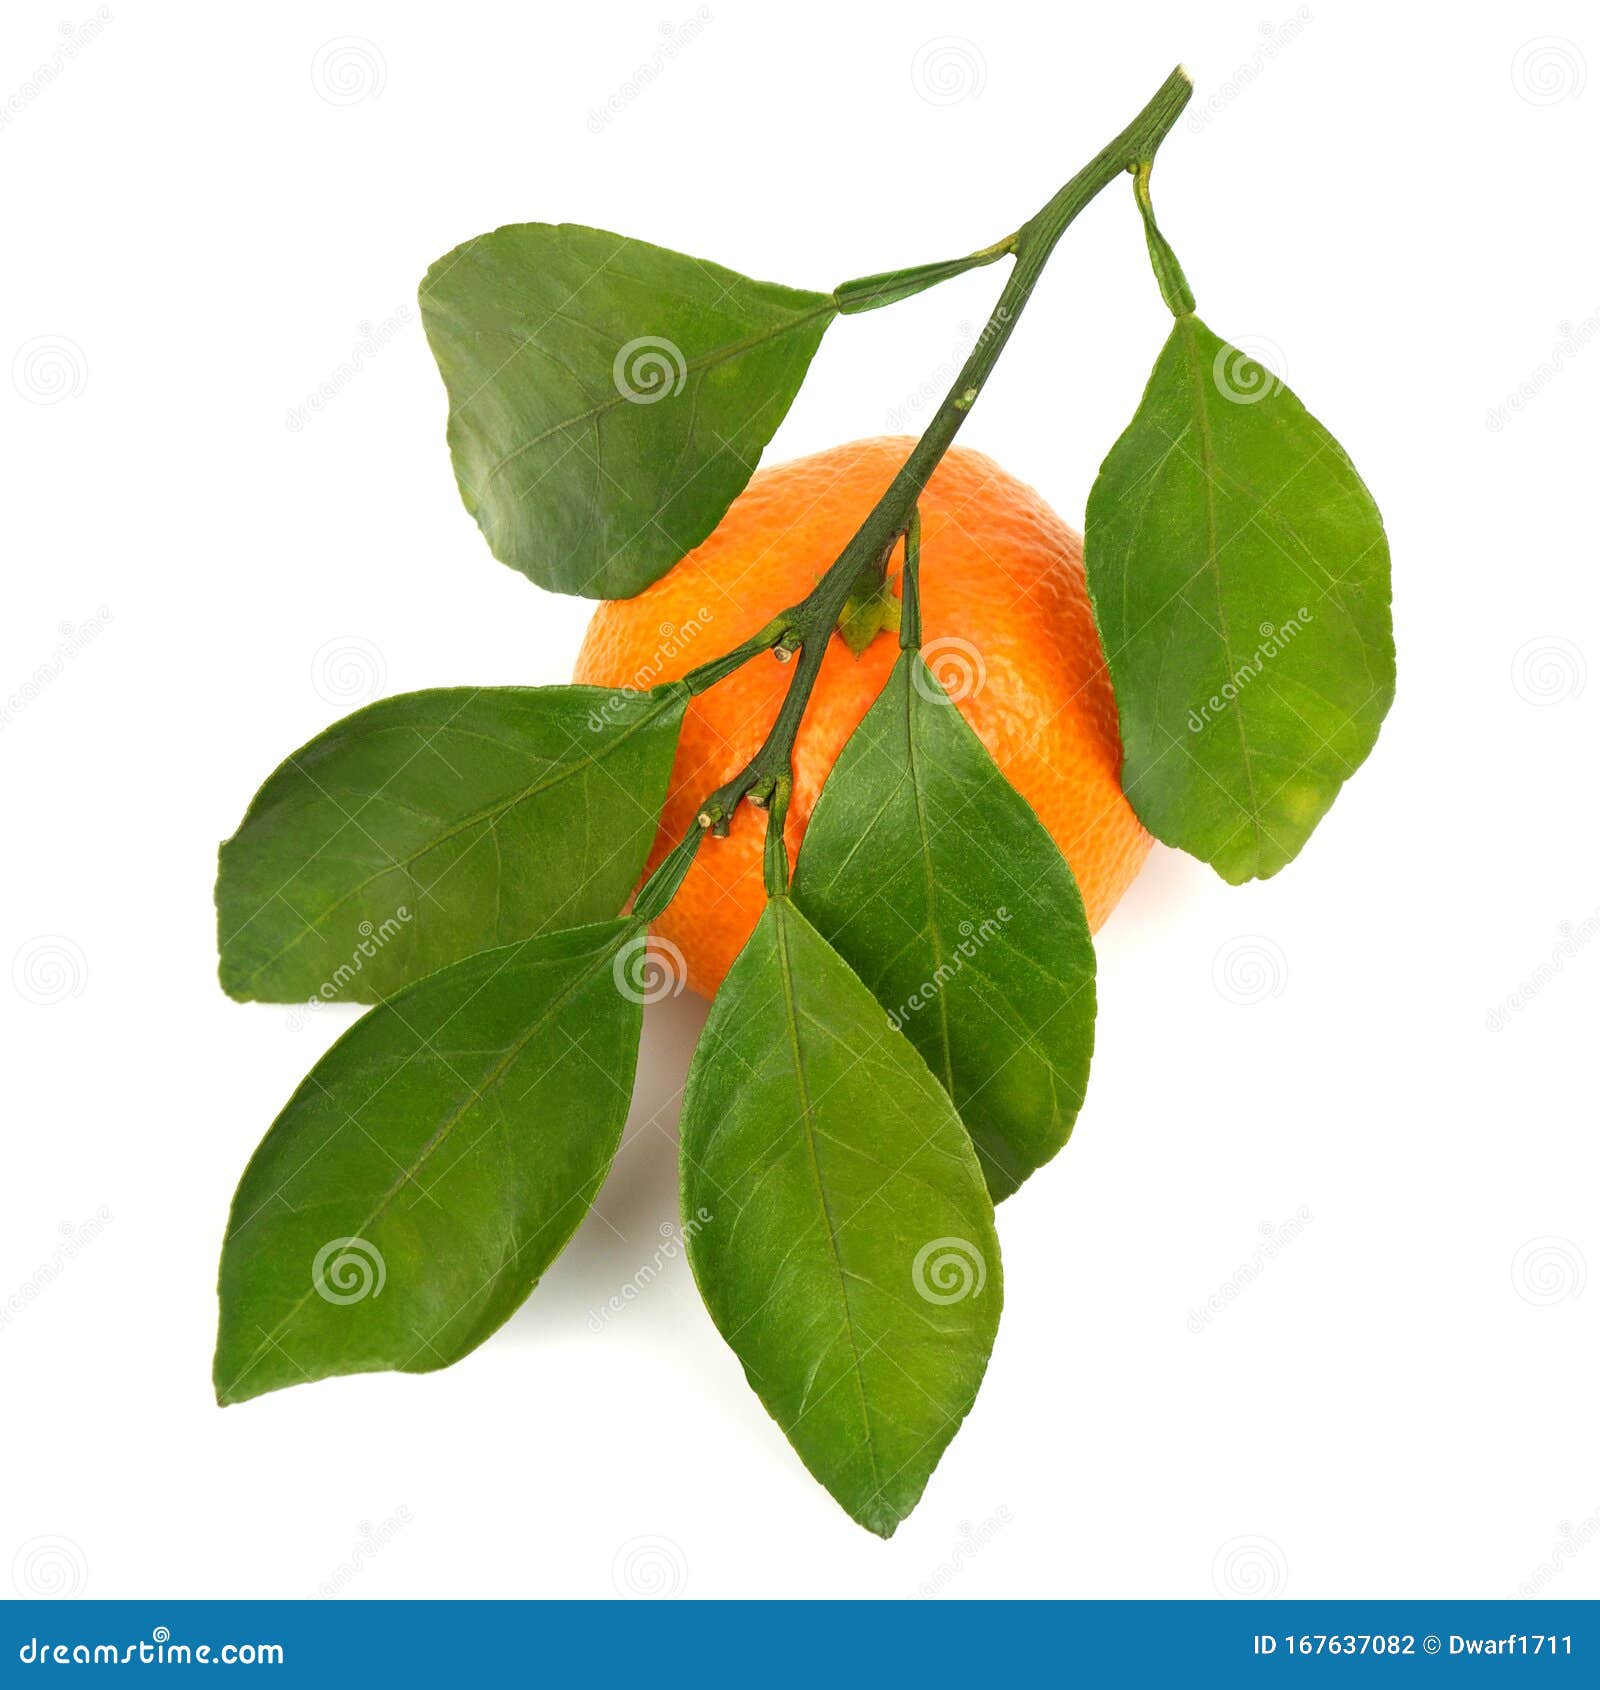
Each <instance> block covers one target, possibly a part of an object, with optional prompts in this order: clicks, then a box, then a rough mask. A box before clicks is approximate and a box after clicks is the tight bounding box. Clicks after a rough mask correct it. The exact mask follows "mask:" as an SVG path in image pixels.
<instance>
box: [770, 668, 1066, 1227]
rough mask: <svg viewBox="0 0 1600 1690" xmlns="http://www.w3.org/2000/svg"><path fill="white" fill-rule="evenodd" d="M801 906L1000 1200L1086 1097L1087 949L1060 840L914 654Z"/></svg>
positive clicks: (858, 738) (870, 722)
mask: <svg viewBox="0 0 1600 1690" xmlns="http://www.w3.org/2000/svg"><path fill="white" fill-rule="evenodd" d="M794 899H795V902H796V903H797V904H798V905H799V906H800V908H801V909H802V910H804V911H805V913H806V914H807V915H808V916H809V917H810V918H811V920H812V921H813V922H815V923H816V926H817V928H818V930H819V931H820V932H821V933H822V935H823V937H824V938H825V939H827V940H828V942H829V943H830V944H831V945H833V946H834V948H835V949H836V950H837V951H838V952H839V954H840V955H841V956H842V957H843V958H844V959H845V961H846V962H848V963H849V964H850V966H851V967H852V968H853V969H855V971H856V973H857V974H859V975H860V976H861V979H862V981H863V983H864V984H865V985H866V986H867V988H868V989H869V990H870V991H871V992H872V995H873V996H874V997H875V998H876V999H877V1000H878V1002H879V1003H880V1004H881V1005H882V1006H883V1007H884V1008H885V1009H886V1010H888V1011H889V1017H890V1020H891V1022H892V1023H893V1024H894V1025H895V1026H896V1027H898V1028H900V1029H901V1030H902V1031H903V1032H904V1033H905V1034H906V1036H907V1037H908V1038H909V1039H910V1040H911V1042H912V1043H913V1044H914V1045H915V1046H916V1047H917V1049H918V1050H919V1051H921V1053H922V1055H923V1057H924V1058H925V1059H926V1061H927V1064H928V1066H929V1067H930V1068H931V1069H932V1070H933V1072H934V1074H935V1076H936V1077H937V1078H938V1079H939V1081H940V1083H941V1084H942V1085H943V1086H944V1088H945V1090H946V1091H947V1092H948V1093H949V1094H950V1097H951V1099H952V1101H953V1102H954V1103H955V1106H956V1109H957V1111H958V1112H959V1113H960V1116H961V1119H962V1121H963V1122H964V1123H965V1124H966V1127H967V1130H968V1132H969V1133H971V1135H972V1140H973V1143H974V1145H975V1146H976V1147H977V1151H978V1159H979V1161H980V1162H981V1163H982V1165H983V1172H984V1177H985V1179H986V1180H987V1181H988V1185H989V1191H990V1193H991V1195H992V1196H993V1197H994V1199H995V1201H996V1202H998V1201H999V1200H1000V1199H1001V1198H1002V1197H1008V1196H1009V1195H1010V1194H1011V1193H1012V1192H1013V1191H1015V1190H1016V1189H1017V1187H1018V1186H1019V1185H1021V1183H1022V1182H1023V1180H1025V1179H1026V1178H1027V1177H1028V1175H1029V1174H1030V1173H1032V1172H1033V1170H1034V1169H1035V1168H1037V1167H1040V1166H1042V1165H1043V1164H1044V1163H1045V1162H1048V1161H1049V1160H1050V1158H1051V1157H1052V1156H1054V1155H1055V1153H1056V1152H1057V1151H1058V1150H1059V1149H1060V1148H1061V1146H1062V1145H1063V1144H1065V1143H1066V1141H1067V1135H1068V1134H1069V1133H1070V1132H1071V1131H1072V1123H1073V1120H1074V1119H1075V1118H1076V1116H1077V1113H1078V1109H1079V1107H1080V1106H1081V1104H1082V1102H1083V1095H1084V1088H1085V1086H1086V1085H1087V1084H1088V1078H1089V1057H1090V1054H1091V1052H1092V1051H1093V1049H1094V1012H1095V988H1094V945H1093V943H1092V942H1091V940H1090V938H1089V924H1088V921H1087V920H1086V919H1085V916H1084V913H1083V901H1082V899H1081V898H1080V897H1079V896H1078V888H1077V885H1076V883H1075V882H1074V880H1073V878H1072V871H1071V869H1070V868H1068V866H1067V863H1066V859H1065V858H1064V857H1063V856H1062V855H1061V853H1060V851H1059V850H1057V848H1056V844H1055V841H1054V840H1053V839H1052V838H1051V837H1050V835H1049V834H1048V833H1047V832H1046V831H1045V828H1044V826H1043V824H1042V823H1041V822H1040V821H1039V818H1038V817H1037V816H1036V815H1034V813H1033V810H1032V809H1031V808H1030V806H1029V804H1028V801H1027V800H1026V799H1025V798H1024V797H1023V796H1022V794H1021V793H1019V792H1018V791H1017V790H1016V788H1015V787H1014V786H1012V785H1011V783H1010V782H1009V781H1008V780H1007V779H1006V778H1005V776H1004V775H1003V774H1001V772H1000V770H999V769H998V768H996V766H995V763H994V760H993V758H991V757H990V755H989V753H988V751H987V750H985V748H984V745H983V742H982V741H981V740H980V739H979V738H978V736H977V735H976V734H975V733H974V732H973V731H972V729H971V728H970V727H968V725H967V723H966V721H965V719H964V718H963V717H962V715H961V712H960V711H959V710H957V709H956V707H955V705H954V704H952V703H951V702H950V699H949V697H948V695H947V694H946V693H945V691H944V689H943V687H941V686H940V685H939V683H938V681H937V680H936V679H935V678H934V676H933V674H932V673H931V672H930V670H929V669H928V667H927V665H926V664H925V663H924V662H923V661H922V659H921V658H920V657H919V656H918V655H917V654H916V653H915V652H914V651H908V652H902V653H901V656H900V661H899V662H898V663H897V664H896V665H895V668H894V671H893V672H892V674H891V675H890V677H889V680H888V682H887V684H886V685H885V687H884V689H883V691H882V692H881V693H880V694H879V695H878V698H877V700H876V702H875V703H874V704H873V706H872V708H871V709H870V710H869V711H868V712H867V714H866V716H865V717H864V718H863V719H862V722H861V725H860V726H859V727H858V728H857V729H856V731H855V733H854V734H852V735H851V737H850V739H849V740H848V741H847V742H846V744H845V748H844V750H843V752H841V753H840V756H839V760H838V762H837V763H835V765H834V767H833V772H832V773H831V774H830V775H829V776H828V781H827V784H826V785H825V786H824V787H823V789H822V796H821V798H820V799H819V800H818V803H817V807H816V811H815V813H814V814H813V815H812V817H811V821H810V823H809V825H808V826H807V829H806V836H805V843H804V844H803V845H802V847H801V850H800V860H799V862H798V864H797V865H796V868H795V882H794Z"/></svg>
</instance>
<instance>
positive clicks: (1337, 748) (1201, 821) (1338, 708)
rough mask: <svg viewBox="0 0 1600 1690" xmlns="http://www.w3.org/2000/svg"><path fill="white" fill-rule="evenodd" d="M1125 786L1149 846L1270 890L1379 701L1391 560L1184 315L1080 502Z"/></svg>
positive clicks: (1257, 369) (1282, 391)
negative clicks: (1084, 503) (1151, 841)
mask: <svg viewBox="0 0 1600 1690" xmlns="http://www.w3.org/2000/svg"><path fill="white" fill-rule="evenodd" d="M1086 552H1087V568H1088V577H1089V590H1090V593H1091V595H1092V596H1093V600H1094V607H1095V615H1096V618H1097V620H1098V622H1099V626H1100V635H1101V639H1102V640H1103V642H1104V644H1105V649H1106V656H1107V659H1108V661H1109V663H1110V665H1111V677H1112V680H1113V682H1114V684H1115V687H1116V694H1117V708H1118V711H1119V712H1120V715H1121V720H1122V740H1123V749H1124V758H1125V761H1124V765H1123V773H1122V780H1123V786H1124V788H1125V789H1126V791H1127V794H1128V797H1129V798H1130V800H1131V801H1132V803H1133V806H1134V808H1135V809H1136V810H1137V811H1138V813H1139V817H1140V819H1141V820H1142V821H1143V822H1144V824H1145V826H1146V827H1148V828H1149V829H1150V831H1151V832H1152V833H1153V834H1155V836H1156V837H1157V838H1158V839H1161V840H1164V841H1165V842H1166V843H1167V844H1169V845H1177V846H1181V847H1182V848H1183V849H1184V850H1186V851H1190V852H1192V853H1193V854H1194V855H1195V856H1197V857H1200V858H1203V859H1204V860H1205V861H1206V862H1209V863H1211V864H1212V865H1213V866H1214V867H1215V868H1216V870H1217V872H1218V873H1219V874H1221V875H1222V877H1223V878H1224V879H1225V880H1229V881H1233V882H1238V881H1243V880H1248V879H1250V878H1252V877H1254V876H1260V877H1263V878H1264V877H1266V876H1267V875H1271V874H1275V873H1276V872H1277V871H1278V870H1279V869H1280V868H1282V867H1283V866H1284V864H1285V863H1287V862H1289V861H1291V860H1292V859H1293V858H1294V857H1295V855H1296V854H1297V853H1298V852H1299V850H1300V848H1301V846H1303V845H1304V844H1305V842H1306V840H1307V839H1308V838H1309V837H1310V834H1311V831H1312V829H1313V828H1314V827H1315V826H1316V825H1317V823H1318V821H1320V820H1321V818H1322V816H1323V815H1324V814H1325V813H1326V811H1327V809H1328V806H1329V805H1330V804H1332V802H1333V800H1334V798H1335V796H1336V795H1337V794H1338V791H1339V787H1340V785H1341V784H1342V783H1343V782H1344V781H1346V780H1348V779H1349V777H1350V776H1351V775H1352V774H1353V773H1354V772H1355V770H1356V768H1357V766H1358V765H1359V764H1360V763H1361V761H1362V759H1363V758H1364V757H1365V756H1366V755H1367V753H1368V752H1369V751H1370V750H1371V749H1372V746H1373V744H1374V742H1375V741H1376V739H1377V736H1378V727H1379V724H1380V723H1381V722H1382V721H1383V718H1384V714H1385V712H1386V711H1387V710H1388V708H1389V704H1390V701H1391V700H1392V698H1393V696H1394V639H1393V634H1392V631H1391V626H1390V620H1389V548H1388V544H1387V542H1386V540H1385V539H1384V533H1383V521H1382V518H1381V517H1380V516H1379V515H1378V509H1377V506H1376V505H1375V504H1374V503H1373V500H1372V495H1371V494H1370V493H1368V491H1367V489H1366V487H1365V486H1364V485H1363V483H1362V481H1361V478H1360V477H1359V476H1358V475H1357V474H1356V472H1355V469H1354V467H1353V466H1352V465H1351V463H1350V460H1349V459H1348V458H1347V457H1346V456H1345V454H1344V451H1343V449H1342V448H1341V447H1340V445H1339V443H1338V442H1337V441H1336V440H1334V438H1333V437H1332V435H1330V434H1329V433H1328V431H1327V430H1326V429H1325V428H1323V427H1322V425H1321V424H1320V423H1319V422H1317V420H1316V419H1315V418H1314V417H1312V416H1311V415H1310V414H1309V413H1308V412H1307V411H1306V409H1305V408H1304V406H1302V405H1301V403H1300V401H1299V400H1298V399H1297V398H1295V396H1294V394H1292V393H1291V392H1290V391H1289V389H1288V388H1287V387H1285V386H1284V385H1283V383H1282V382H1281V381H1279V380H1278V378H1277V377H1276V376H1274V375H1272V374H1271V372H1269V371H1267V370H1265V369H1263V368H1262V367H1261V366H1260V365H1259V364H1257V363H1255V362H1253V361H1252V360H1251V359H1250V358H1248V357H1247V356H1246V355H1245V354H1244V353H1243V352H1241V351H1239V350H1238V348H1236V347H1233V346H1230V345H1228V343H1227V342H1225V341H1222V340H1219V339H1218V338H1217V337H1216V335H1214V334H1213V333H1212V332H1211V330H1210V329H1208V328H1207V327H1206V326H1205V324H1204V323H1202V322H1200V320H1199V319H1198V318H1196V317H1194V316H1192V315H1189V316H1183V317H1180V318H1179V319H1178V320H1177V322H1176V323H1175V324H1174V325H1173V329H1172V334H1171V336H1170V337H1169V338H1168V340H1167V343H1166V345H1165V346H1164V347H1163V348H1162V351H1161V356H1160V357H1159V358H1158V359H1157V360H1156V365H1155V369H1154V371H1153V372H1152V373H1151V376H1150V383H1149V386H1148V387H1146V389H1145V393H1144V398H1143V399H1142V400H1141V401H1140V404H1139V409H1138V411H1137V412H1136V413H1135V414H1134V418H1133V421H1132V422H1131V423H1130V424H1129V425H1128V428H1127V430H1126V432H1125V433H1124V434H1123V436H1122V438H1121V439H1120V440H1118V442H1117V443H1116V445H1115V446H1113V447H1112V449H1111V453H1110V455H1109V456H1108V457H1107V459H1106V461H1105V464H1104V466H1103V467H1102V468H1101V471H1100V476H1099V479H1098V480H1097V481H1096V482H1095V485H1094V489H1093V491H1092V492H1091V493H1090V495H1089V508H1088V520H1087V523H1086Z"/></svg>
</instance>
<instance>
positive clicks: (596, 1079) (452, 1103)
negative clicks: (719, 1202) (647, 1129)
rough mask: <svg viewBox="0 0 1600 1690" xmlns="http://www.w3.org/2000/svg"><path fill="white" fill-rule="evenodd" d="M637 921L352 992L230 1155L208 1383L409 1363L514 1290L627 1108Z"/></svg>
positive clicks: (540, 1258) (227, 1391) (417, 1368)
mask: <svg viewBox="0 0 1600 1690" xmlns="http://www.w3.org/2000/svg"><path fill="white" fill-rule="evenodd" d="M642 943H643V940H642V938H641V937H640V924H639V923H637V922H634V921H611V922H606V923H603V924H601V925H599V926H594V927H584V928H579V929H577V930H576V931H573V932H563V933H552V934H547V935H546V936H545V937H543V938H540V939H532V940H529V941H527V942H525V943H523V944H520V945H507V946H504V947H502V948H501V949H499V950H494V951H485V952H483V953H482V954H481V955H479V956H475V957H472V958H470V959H469V960H468V961H466V962H458V963H455V964H453V965H452V966H451V967H449V968H446V969H441V970H440V972H439V973H437V974H434V975H431V976H430V977H429V978H428V979H426V980H424V981H422V982H421V983H420V984H418V985H416V986H413V987H411V988H410V989H409V990H407V991H404V992H402V993H400V994H399V995H398V996H397V997H395V998H392V999H391V1000H390V1001H389V1002H388V1003H385V1004H383V1005H381V1006H380V1007H379V1008H377V1009H374V1010H372V1011H370V1012H369V1013H368V1014H367V1015H365V1016H364V1017H363V1018H362V1019H361V1020H360V1021H358V1022H357V1023H356V1024H355V1026H354V1027H352V1028H351V1029H350V1031H349V1032H348V1033H346V1034H345V1035H344V1037H343V1038H342V1039H340V1040H339V1042H338V1043H337V1044H336V1045H334V1046H333V1048H332V1049H331V1050H330V1051H329V1052H328V1054H327V1055H326V1056H324V1057H323V1059H322V1060H321V1061H320V1062H319V1063H318V1064H317V1065H316V1067H315V1068H313V1069H312V1071H311V1073H310V1074H309V1075H308V1076H307V1077H306V1079H305V1081H304V1083H303V1084H302V1085H301V1087H300V1089H299V1090H298V1091H297V1092H296V1093H295V1094H294V1096H293V1097H292V1098H290V1100H289V1102H288V1105H287V1106H286V1107H285V1109H284V1111H283V1113H282V1114H281V1115H279V1117H278V1118H277V1120H276V1121H274V1122H273V1124H272V1128H271V1130H270V1131H269V1132H268V1134H267V1136H266V1138H265V1139H263V1140H262V1142H261V1145H260V1148H259V1149H258V1150H257V1151H256V1153H255V1155H254V1156H253V1157H252V1158H251V1160H250V1165H249V1167H247V1168H246V1169H245V1173H244V1178H243V1179H242V1180H241V1181H240V1182H239V1190H238V1192H237V1193H236V1195H235V1197H234V1200H233V1212H232V1214H231V1216H230V1217H229V1221H228V1235H227V1240H226V1242H225V1243H224V1245H223V1248H222V1269H221V1274H220V1278H219V1284H218V1292H219V1295H220V1298H221V1304H222V1310H221V1322H220V1326H219V1329H218V1334H217V1357H216V1368H215V1375H216V1386H217V1398H218V1400H219V1401H220V1402H223V1403H232V1402H242V1401H244V1400H245V1399H246V1398H248V1397H255V1396H260V1395H261V1394H262V1392H264V1391H273V1390H277V1389H279V1388H280V1387H281V1386H284V1385H295V1384H300V1383H302V1382H306V1381H309V1380H313V1379H323V1378H327V1377H328V1376H330V1375H332V1374H338V1373H370V1372H375V1371H379V1370H383V1369H388V1368H395V1369H399V1370H400V1371H402V1372H407V1373H427V1372H431V1371H432V1370H434V1369H435V1368H440V1367H445V1366H448V1365H449V1363H451V1362H453V1361H456V1360H458V1359H459V1358H460V1357H461V1356H464V1355H465V1354H466V1353H467V1352H468V1351H469V1350H471V1349H474V1348H475V1347H476V1346H477V1345H479V1344H481V1343H482V1342H483V1340H484V1339H485V1338H487V1337H488V1336H489V1334H490V1333H491V1332H493V1331H494V1330H495V1328H496V1327H498V1326H499V1325H500V1324H501V1323H502V1322H503V1321H505V1320H506V1319H507V1317H508V1316H509V1315H510V1314H511V1313H512V1311H513V1310H514V1309H516V1307H517V1306H518V1304H520V1303H521V1302H522V1300H523V1299H524V1298H525V1297H526V1296H527V1295H528V1293H529V1292H530V1291H531V1290H532V1289H533V1287H534V1286H535V1285H536V1284H537V1283H538V1281H539V1277H540V1275H541V1274H543V1272H544V1271H545V1269H546V1268H547V1267H549V1265H550V1263H551V1262H552V1261H554V1260H555V1258H556V1256H557V1255H558V1254H559V1252H560V1250H561V1248H562V1246H563V1245H564V1244H565V1243H566V1242H567V1240H568V1239H569V1238H570V1237H571V1236H572V1234H573V1232H574V1231H575V1230H576V1228H577V1226H578V1223H579V1221H581V1220H582V1219H583V1216H584V1213H585V1211H586V1210H587V1209H588V1206H589V1204H590V1203H591V1202H592V1201H593V1199H594V1195H595V1192H596V1191H597V1190H598V1189H599V1186H600V1182H601V1180H602V1179H603V1178H604V1177H605V1173H606V1170H607V1169H608V1168H609V1167H610V1166H611V1159H612V1157H613V1156H614V1155H615V1154H616V1149H617V1143H618V1141H619V1139H620V1138H621V1136H622V1127H623V1122H624V1121H625V1119H626V1118H627V1113H628V1099H629V1095H630V1093H631V1091H632V1089H633V1069H634V1062H635V1059H636V1057H637V1053H638V1043H639V1026H640V1018H641V1015H642V1010H641V1008H640V995H639V994H638V993H637V992H636V991H631V990H628V989H627V980H626V979H625V978H624V976H625V972H626V964H627V961H628V957H629V949H630V947H631V946H636V945H639V944H642Z"/></svg>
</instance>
